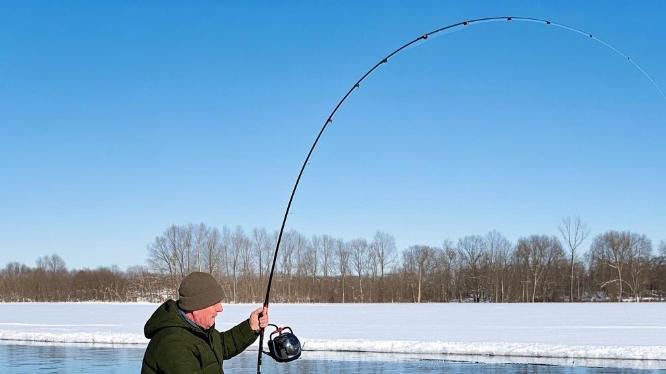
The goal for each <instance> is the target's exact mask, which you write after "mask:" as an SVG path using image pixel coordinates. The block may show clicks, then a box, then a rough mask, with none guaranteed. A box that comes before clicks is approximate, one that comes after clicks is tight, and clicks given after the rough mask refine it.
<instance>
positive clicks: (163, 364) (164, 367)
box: [141, 346, 201, 374]
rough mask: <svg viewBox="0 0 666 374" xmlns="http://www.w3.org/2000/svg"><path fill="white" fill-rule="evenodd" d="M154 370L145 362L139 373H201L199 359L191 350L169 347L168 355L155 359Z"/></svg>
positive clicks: (182, 347) (161, 355) (181, 347)
mask: <svg viewBox="0 0 666 374" xmlns="http://www.w3.org/2000/svg"><path fill="white" fill-rule="evenodd" d="M155 364H157V365H156V366H157V367H156V368H155V367H150V366H148V365H147V362H146V360H144V362H143V367H142V369H141V373H142V374H144V373H156V372H159V373H164V374H190V373H195V374H196V373H201V367H200V364H199V359H198V358H197V357H196V355H195V354H194V352H192V350H190V349H188V348H186V347H184V346H175V347H171V349H170V350H169V352H168V354H166V352H165V353H164V354H160V355H159V358H158V359H157V362H155Z"/></svg>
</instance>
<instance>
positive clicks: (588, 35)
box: [257, 16, 666, 374]
mask: <svg viewBox="0 0 666 374" xmlns="http://www.w3.org/2000/svg"><path fill="white" fill-rule="evenodd" d="M512 21H517V22H531V23H537V24H542V25H546V26H552V27H555V28H558V29H562V30H566V31H570V32H574V33H576V34H579V35H582V36H584V37H586V38H588V39H591V40H593V41H595V42H598V43H600V44H601V45H603V46H604V47H606V48H608V49H610V50H611V51H613V52H615V53H616V54H618V55H620V56H621V57H622V58H623V59H625V60H626V61H628V62H629V63H631V64H632V65H633V66H634V67H635V68H636V69H638V71H640V72H641V73H642V74H643V76H644V77H645V78H646V79H647V80H648V81H650V83H652V85H653V86H654V87H655V88H656V89H657V91H659V93H660V94H661V96H662V97H663V98H664V99H666V94H664V91H662V90H661V88H660V87H659V85H657V83H656V82H655V81H654V79H652V77H651V76H650V75H649V74H648V73H647V72H646V71H645V70H644V69H643V68H642V67H641V66H640V65H638V63H636V62H635V61H634V60H633V59H631V58H630V57H629V56H628V55H626V54H625V53H623V52H622V51H620V50H619V49H617V48H615V47H614V46H613V45H611V44H610V43H608V42H606V41H604V40H602V39H600V38H598V37H596V36H595V35H593V34H591V33H589V32H586V31H583V30H580V29H577V28H575V27H571V26H567V25H563V24H560V23H556V22H552V21H549V20H545V19H539V18H532V17H513V16H502V17H485V18H475V19H470V20H466V21H461V22H457V23H453V24H450V25H448V26H444V27H440V28H438V29H435V30H433V31H430V32H427V33H425V34H421V35H420V36H418V37H416V38H415V39H413V40H411V41H409V42H407V43H405V44H403V45H402V46H400V47H399V48H397V49H396V50H394V51H393V52H391V53H389V54H388V55H386V56H385V57H384V58H382V59H381V60H379V61H378V62H377V63H376V64H375V65H374V66H373V67H372V68H370V70H368V71H367V72H365V74H363V75H362V76H361V78H359V79H358V80H357V81H356V82H355V83H354V84H353V85H352V86H351V88H350V89H349V90H348V91H347V93H346V94H345V95H344V96H343V97H342V98H341V99H340V101H338V103H337V104H336V105H335V107H334V108H333V111H331V113H330V114H329V115H328V117H327V118H326V121H325V122H324V124H323V126H322V127H321V129H320V130H319V133H318V134H317V137H316V138H315V140H314V142H313V143H312V145H311V146H310V150H309V151H308V154H307V156H306V157H305V161H303V164H302V165H301V169H300V171H299V172H298V177H296V182H295V183H294V187H293V188H292V190H291V195H290V196H289V202H288V203H287V209H286V210H285V212H284V217H283V218H282V225H281V226H280V233H279V234H278V238H277V243H276V245H275V252H274V254H273V264H272V265H271V272H270V275H269V277H268V285H267V287H266V298H265V299H264V307H266V308H267V307H268V304H269V301H270V295H271V285H272V283H273V273H274V271H275V263H276V260H277V255H278V251H279V249H280V243H281V241H282V234H283V233H284V227H285V225H286V223H287V217H288V216H289V211H290V209H291V204H292V202H293V200H294V195H296V190H297V189H298V184H299V183H300V181H301V177H302V176H303V171H305V167H306V166H307V164H308V162H309V161H310V157H311V156H312V153H313V152H314V150H315V148H316V147H317V144H318V143H319V139H321V136H322V134H323V133H324V131H325V130H326V128H327V127H328V126H329V125H330V124H331V123H333V116H334V115H335V114H336V113H337V111H338V109H340V107H341V106H342V105H343V104H344V103H345V101H347V98H348V97H349V96H350V95H351V94H352V93H353V92H354V91H356V90H358V89H359V88H360V87H361V83H362V82H363V81H364V80H365V79H366V78H367V77H368V76H370V74H372V73H373V72H374V71H375V70H377V69H378V68H379V67H380V66H382V65H384V64H386V63H388V62H389V60H390V59H391V58H393V57H394V56H395V55H397V54H398V53H400V52H402V51H403V50H404V49H406V48H408V47H410V46H412V45H414V44H417V43H420V42H425V41H426V40H427V39H428V38H429V37H430V36H432V35H435V34H438V33H440V32H442V31H446V30H451V29H456V28H461V29H462V28H465V27H467V26H471V25H474V24H480V23H490V22H512ZM276 328H277V327H276ZM278 330H279V329H278ZM289 330H290V331H291V329H289ZM279 331H280V332H279V333H281V330H279ZM275 333H276V332H273V333H271V336H272V335H273V334H275ZM287 334H289V333H287ZM292 336H293V334H292ZM293 337H294V338H295V336H293ZM263 342H264V330H263V329H261V331H260V335H259V355H258V357H257V374H261V358H262V353H265V352H263ZM295 342H298V340H297V339H296V341H295ZM272 343H273V341H272V340H271V341H269V348H270V349H271V353H272V352H273V346H274V345H273V344H272ZM292 348H293V347H292ZM292 353H293V355H292V356H291V357H290V358H292V357H296V358H298V356H300V343H299V345H298V352H297V355H296V352H295V351H293V352H292ZM269 355H270V354H269ZM271 357H273V358H275V357H274V356H273V355H271ZM292 359H293V358H292ZM290 360H291V359H290ZM278 361H280V360H278ZM283 361H284V360H283ZM284 362H286V361H284Z"/></svg>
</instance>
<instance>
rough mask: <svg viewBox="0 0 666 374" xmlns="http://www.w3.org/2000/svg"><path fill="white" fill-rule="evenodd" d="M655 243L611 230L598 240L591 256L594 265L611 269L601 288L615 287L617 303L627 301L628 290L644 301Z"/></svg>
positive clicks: (645, 238) (591, 251)
mask: <svg viewBox="0 0 666 374" xmlns="http://www.w3.org/2000/svg"><path fill="white" fill-rule="evenodd" d="M651 251H652V243H651V241H650V240H649V239H648V238H647V237H646V236H645V235H640V234H637V233H632V232H629V231H622V232H619V231H608V232H605V233H603V234H599V235H598V236H597V237H595V239H594V242H593V243H592V247H591V248H590V255H591V257H592V261H593V265H596V266H604V267H608V268H609V269H611V271H610V273H608V274H607V276H606V278H607V280H606V281H605V282H603V283H602V284H601V288H607V287H610V286H613V287H614V288H615V289H616V290H617V301H620V302H621V301H623V295H624V294H623V292H624V287H625V286H627V287H629V289H630V290H631V293H632V295H633V297H634V298H635V299H636V300H637V301H638V300H640V295H641V291H642V290H643V286H644V284H645V283H646V282H647V279H646V276H647V272H648V267H649V262H650V260H651Z"/></svg>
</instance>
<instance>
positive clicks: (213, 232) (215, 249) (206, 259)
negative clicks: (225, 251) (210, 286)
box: [203, 228, 222, 276]
mask: <svg viewBox="0 0 666 374" xmlns="http://www.w3.org/2000/svg"><path fill="white" fill-rule="evenodd" d="M221 255H222V235H221V234H220V230H218V229H217V228H211V229H209V230H208V235H207V236H206V239H205V242H204V256H203V265H204V267H205V268H206V270H207V271H208V273H210V274H213V275H218V276H219V275H220V274H219V272H220V257H221Z"/></svg>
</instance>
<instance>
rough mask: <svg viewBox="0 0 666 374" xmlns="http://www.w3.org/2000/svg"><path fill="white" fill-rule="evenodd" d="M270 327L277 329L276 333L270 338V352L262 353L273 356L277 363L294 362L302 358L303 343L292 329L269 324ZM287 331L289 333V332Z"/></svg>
mask: <svg viewBox="0 0 666 374" xmlns="http://www.w3.org/2000/svg"><path fill="white" fill-rule="evenodd" d="M268 326H273V327H275V331H273V332H272V333H271V334H270V335H269V338H268V350H269V352H266V351H262V352H263V353H265V354H267V355H268V356H271V358H273V360H275V361H277V362H289V361H294V360H296V359H297V358H299V357H301V342H300V341H299V340H298V338H297V337H296V335H294V332H293V331H292V329H291V327H289V326H285V327H277V326H276V325H273V324H269V325H268ZM287 330H289V331H288V332H287ZM275 335H277V336H275ZM273 336H275V337H273Z"/></svg>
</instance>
